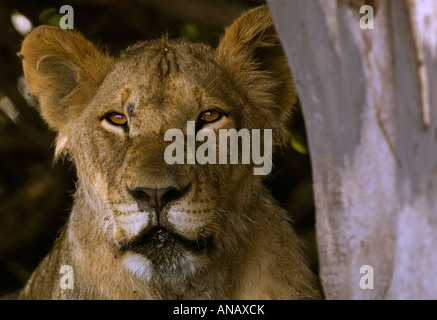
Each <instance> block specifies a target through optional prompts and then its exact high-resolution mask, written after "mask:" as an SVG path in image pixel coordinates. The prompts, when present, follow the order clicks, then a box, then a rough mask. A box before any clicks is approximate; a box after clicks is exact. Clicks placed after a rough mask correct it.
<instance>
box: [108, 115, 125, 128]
mask: <svg viewBox="0 0 437 320" xmlns="http://www.w3.org/2000/svg"><path fill="white" fill-rule="evenodd" d="M106 120H108V122H109V123H110V124H113V125H114V126H124V125H125V124H126V123H127V118H126V116H125V115H124V114H122V113H118V112H111V113H108V114H107V115H106Z"/></svg>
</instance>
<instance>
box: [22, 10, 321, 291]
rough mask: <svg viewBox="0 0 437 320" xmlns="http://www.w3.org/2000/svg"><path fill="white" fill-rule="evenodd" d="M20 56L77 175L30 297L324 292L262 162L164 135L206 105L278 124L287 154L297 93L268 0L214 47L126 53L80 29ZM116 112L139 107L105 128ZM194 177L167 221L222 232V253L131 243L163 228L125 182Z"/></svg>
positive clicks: (183, 44) (267, 125)
mask: <svg viewBox="0 0 437 320" xmlns="http://www.w3.org/2000/svg"><path fill="white" fill-rule="evenodd" d="M20 54H21V55H22V56H23V68H24V73H25V77H26V79H27V81H28V82H29V85H30V89H31V92H32V93H33V94H34V95H35V96H36V97H37V98H38V99H39V102H40V109H41V114H42V116H43V118H44V119H45V120H46V122H47V123H48V125H49V126H50V127H51V128H52V129H54V130H56V131H57V133H58V140H57V148H56V150H57V154H60V153H63V152H65V153H66V154H68V155H69V156H70V157H71V159H72V161H73V162H74V163H75V165H76V168H77V175H78V181H77V190H76V193H75V196H74V205H73V209H72V212H71V215H70V217H69V219H68V222H67V224H66V226H65V227H64V228H63V230H62V231H61V233H60V235H59V237H58V239H57V240H56V242H55V244H54V247H53V249H52V250H51V252H50V253H49V254H48V255H47V256H46V258H45V259H44V260H43V261H42V262H41V263H40V265H39V267H38V268H37V269H36V271H35V272H34V273H33V274H32V276H31V278H30V280H29V281H28V283H27V285H26V287H25V288H24V290H23V292H22V294H21V295H20V298H21V299H311V298H320V291H319V289H318V285H317V281H316V277H315V275H314V274H313V273H312V271H311V270H310V268H309V267H308V265H307V262H306V260H305V258H304V255H303V253H302V251H301V241H300V240H299V239H298V237H297V236H296V235H295V233H294V231H293V229H292V226H291V223H290V221H289V218H288V214H287V213H286V212H285V211H284V210H282V209H281V208H280V207H279V206H278V205H277V204H276V203H275V201H274V200H273V199H272V198H271V196H270V195H269V193H268V191H267V190H266V189H265V187H264V186H263V184H262V180H261V179H262V178H261V177H260V176H256V175H253V174H252V166H251V165H188V164H185V165H168V164H167V163H165V162H164V159H163V154H164V149H165V146H166V145H167V144H166V143H165V142H164V140H163V135H164V132H165V131H166V130H167V129H169V128H180V129H181V130H183V131H184V128H185V124H186V122H187V121H188V120H193V119H194V120H195V119H196V117H197V115H198V114H199V112H200V110H201V108H207V107H218V108H220V109H221V110H224V111H226V114H227V116H226V117H224V118H223V119H222V120H220V121H218V122H217V123H215V124H213V126H212V127H211V128H212V129H213V130H218V128H237V129H239V128H248V129H252V128H259V129H272V130H273V144H274V147H275V148H276V147H278V146H280V145H282V144H283V143H284V141H286V140H287V139H288V131H287V126H286V124H287V120H288V118H289V116H290V113H291V109H292V105H293V104H294V102H295V99H296V92H295V89H294V85H293V81H292V78H291V75H290V72H289V70H288V66H287V61H286V58H285V56H284V54H283V52H282V49H281V45H280V41H279V38H278V36H277V34H276V32H275V30H274V26H273V22H272V19H271V17H270V14H269V12H268V9H267V7H259V8H256V9H253V10H251V11H249V12H247V13H245V14H243V15H242V16H241V17H240V18H239V19H237V20H236V21H235V22H234V23H233V24H232V25H231V26H230V27H229V28H228V29H227V30H226V32H225V35H224V37H223V38H222V40H221V41H220V44H219V46H218V48H216V49H213V48H210V47H208V46H206V45H203V44H197V43H196V44H195V43H191V42H189V41H186V40H168V39H167V38H166V37H163V38H162V39H160V40H156V41H149V42H141V43H138V44H135V45H133V46H131V47H130V48H128V49H127V50H126V51H125V52H124V53H122V54H121V56H120V57H117V58H115V57H111V56H109V55H107V54H106V53H104V52H102V51H100V50H99V49H98V48H96V47H95V46H94V45H93V44H91V43H90V42H89V41H87V40H85V39H84V38H83V37H82V36H81V35H80V34H79V33H78V32H75V31H68V30H61V29H59V28H55V27H49V26H41V27H38V28H36V29H35V30H34V31H32V32H31V33H30V34H29V35H28V36H27V37H26V39H25V40H24V42H23V45H22V50H21V53H20ZM127 108H131V109H132V110H133V108H134V109H135V110H134V111H132V110H130V111H129V112H128V111H127ZM202 110H203V109H202ZM112 111H117V112H121V113H124V114H128V113H129V114H131V115H132V117H130V118H129V129H128V132H123V130H121V129H120V128H119V127H111V126H110V125H109V126H108V125H107V124H105V120H102V118H103V117H104V115H105V113H108V112H112ZM214 126H215V127H214ZM189 183H191V185H192V188H191V189H190V191H189V192H188V193H187V195H185V196H184V197H183V198H181V199H180V200H177V201H175V202H174V203H170V204H169V205H167V206H166V207H165V210H164V209H163V211H162V215H161V219H162V220H161V223H162V224H164V225H165V226H166V227H167V228H170V229H172V230H173V231H175V232H176V233H177V234H179V235H181V236H183V237H184V238H186V239H190V240H196V239H199V238H200V239H206V238H207V237H211V238H212V239H213V247H212V248H209V249H208V250H207V251H206V252H203V253H201V254H189V253H187V252H185V251H184V250H182V249H180V248H179V247H177V248H176V249H175V251H177V252H176V253H173V252H172V256H170V257H169V258H167V257H164V258H162V259H163V263H162V265H159V266H152V265H151V263H150V261H148V260H147V259H145V258H144V257H142V256H140V255H133V254H131V253H129V252H126V251H122V250H120V248H122V247H123V246H125V245H128V244H129V243H130V241H133V240H132V239H135V237H136V236H138V233H140V232H142V231H143V230H145V229H147V228H149V229H150V226H151V225H152V224H155V225H156V217H155V215H154V214H153V212H152V211H150V208H142V207H140V204H139V203H137V202H136V201H134V200H133V199H132V196H131V195H129V194H128V193H127V192H126V189H127V187H129V188H130V186H133V187H135V186H143V187H148V188H162V187H166V186H168V185H171V186H174V187H176V188H178V189H181V188H183V187H184V186H186V185H187V184H189ZM173 254H174V255H173ZM62 265H70V266H72V267H73V270H74V289H72V290H70V289H61V288H60V286H59V281H60V278H61V276H62V275H61V274H60V267H61V266H62Z"/></svg>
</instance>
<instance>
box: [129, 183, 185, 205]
mask: <svg viewBox="0 0 437 320" xmlns="http://www.w3.org/2000/svg"><path fill="white" fill-rule="evenodd" d="M190 187H191V184H189V185H187V186H186V187H185V188H183V189H177V188H175V187H166V188H158V189H153V188H146V187H137V188H135V189H133V190H131V189H129V192H130V193H131V194H132V195H133V197H134V198H135V199H137V200H140V201H142V202H147V203H148V204H149V206H151V207H152V208H155V209H158V211H161V210H162V208H164V206H165V205H166V204H167V203H169V202H170V201H173V200H177V199H180V198H181V197H182V196H183V195H184V194H185V193H187V192H188V190H189V189H190Z"/></svg>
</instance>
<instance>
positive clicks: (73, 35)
mask: <svg viewBox="0 0 437 320" xmlns="http://www.w3.org/2000/svg"><path fill="white" fill-rule="evenodd" d="M18 55H19V56H20V57H21V58H22V59H23V60H22V62H23V69H24V75H25V77H26V80H27V82H28V83H29V87H30V91H31V92H32V94H33V95H35V96H36V97H37V98H38V100H39V103H40V111H41V114H42V116H43V118H44V119H45V121H46V122H47V123H48V124H49V126H50V127H52V128H53V129H55V130H57V131H61V130H62V128H63V126H64V125H65V123H66V122H67V121H68V119H72V118H74V116H75V114H77V113H79V112H81V111H82V109H83V107H84V106H85V105H86V103H87V102H88V101H89V100H90V99H91V97H92V96H93V95H94V94H95V92H96V90H97V88H98V87H99V85H100V84H101V83H102V81H103V80H104V78H105V76H106V74H107V73H108V71H109V68H110V66H111V61H112V58H110V57H109V56H108V55H106V54H104V53H102V52H101V51H100V50H98V49H97V48H96V47H95V46H94V45H93V44H92V43H91V42H90V41H88V40H86V39H85V38H84V37H83V36H82V35H81V34H79V33H78V32H76V31H71V30H63V29H60V28H57V27H53V26H40V27H37V28H35V29H34V30H33V31H32V32H31V33H30V34H29V35H28V36H27V37H26V38H25V39H24V41H23V44H22V47H21V52H20V53H19V54H18Z"/></svg>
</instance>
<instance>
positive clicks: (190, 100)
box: [72, 41, 252, 274]
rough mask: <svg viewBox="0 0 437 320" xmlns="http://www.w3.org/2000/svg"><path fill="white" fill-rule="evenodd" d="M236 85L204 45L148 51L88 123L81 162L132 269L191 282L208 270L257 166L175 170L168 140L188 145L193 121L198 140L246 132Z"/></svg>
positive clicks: (128, 63)
mask: <svg viewBox="0 0 437 320" xmlns="http://www.w3.org/2000/svg"><path fill="white" fill-rule="evenodd" d="M230 81H232V80H231V79H230V78H229V76H228V75H227V74H226V73H225V72H224V71H223V70H222V68H221V67H220V65H218V64H217V62H216V59H215V57H214V54H213V50H212V49H210V48H208V47H206V46H204V45H200V44H192V43H188V42H182V43H179V42H178V43H171V42H168V43H166V44H165V46H164V44H163V43H162V42H160V41H157V42H152V43H146V44H141V45H137V46H136V47H134V48H132V49H130V50H128V51H127V53H126V54H125V55H124V57H123V58H122V59H120V61H119V62H118V63H117V64H116V66H115V68H114V70H113V71H112V72H110V73H109V74H108V76H107V77H106V79H105V81H104V82H103V84H102V85H101V87H100V88H99V90H98V92H97V94H96V95H95V97H94V98H93V100H92V102H91V103H90V105H89V107H87V108H86V109H85V110H84V111H83V113H82V114H81V115H80V120H79V122H80V123H81V125H80V126H77V127H79V128H78V130H76V131H73V130H72V132H73V134H74V136H73V137H72V141H73V143H72V146H73V148H74V150H73V154H74V157H75V162H76V164H77V165H78V167H81V168H84V171H86V172H87V175H88V176H87V177H81V179H82V180H84V179H89V180H90V182H91V184H92V186H93V188H95V190H96V192H97V194H98V196H99V198H100V199H101V201H102V202H103V203H104V206H105V207H106V209H107V212H108V214H107V217H105V219H106V220H107V221H109V222H110V223H108V224H107V225H106V226H107V230H106V232H107V233H108V234H109V239H110V241H111V242H112V244H113V245H114V246H115V248H116V250H119V251H120V255H121V256H123V257H124V259H126V262H127V266H128V267H129V266H130V267H132V268H134V269H135V270H137V269H138V264H141V265H142V266H150V264H151V265H152V266H153V269H154V270H155V271H161V272H165V273H169V272H173V273H181V271H182V273H183V274H186V273H192V272H194V271H196V270H197V269H198V268H201V267H202V266H204V265H205V264H207V263H208V261H209V260H208V255H209V254H210V253H211V251H213V250H214V245H215V243H216V242H217V241H219V239H218V237H220V235H221V230H223V223H225V220H226V216H227V215H228V210H227V209H228V206H229V201H231V200H232V195H233V194H234V193H235V189H236V188H238V185H239V184H240V183H241V180H242V178H243V177H244V176H247V175H251V174H252V173H251V171H250V167H251V166H250V165H242V164H237V165H214V164H204V165H202V164H198V163H195V164H186V162H187V161H185V164H177V163H175V164H172V165H170V164H167V163H166V161H165V159H164V152H165V149H166V147H168V145H169V144H170V143H171V142H166V141H164V135H165V133H166V132H167V131H168V130H169V129H180V130H181V131H182V132H184V134H185V136H186V131H187V121H195V123H196V131H198V130H199V129H201V128H203V129H204V128H210V129H212V130H214V132H217V133H218V130H219V129H222V128H236V129H239V128H241V127H245V125H247V124H246V123H245V121H244V120H245V117H246V116H245V112H247V111H245V104H244V101H243V99H242V97H241V96H240V95H239V94H238V92H237V91H236V90H235V88H234V86H232V85H229V84H230ZM205 112H208V113H207V114H205ZM213 112H214V113H213ZM208 116H209V118H208ZM248 117H250V115H249V116H248ZM205 118H206V120H205ZM208 120H209V121H208ZM73 126H75V124H73ZM83 128H84V129H83ZM217 136H218V134H217ZM217 143H218V139H217ZM184 147H186V143H185V146H184ZM185 149H186V148H185ZM217 159H218V153H217ZM217 163H218V161H217ZM78 171H82V170H80V169H79V170H78ZM144 260H147V261H148V262H147V263H145V261H144ZM132 261H134V262H132ZM138 261H141V262H140V263H138ZM131 264H133V265H131Z"/></svg>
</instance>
